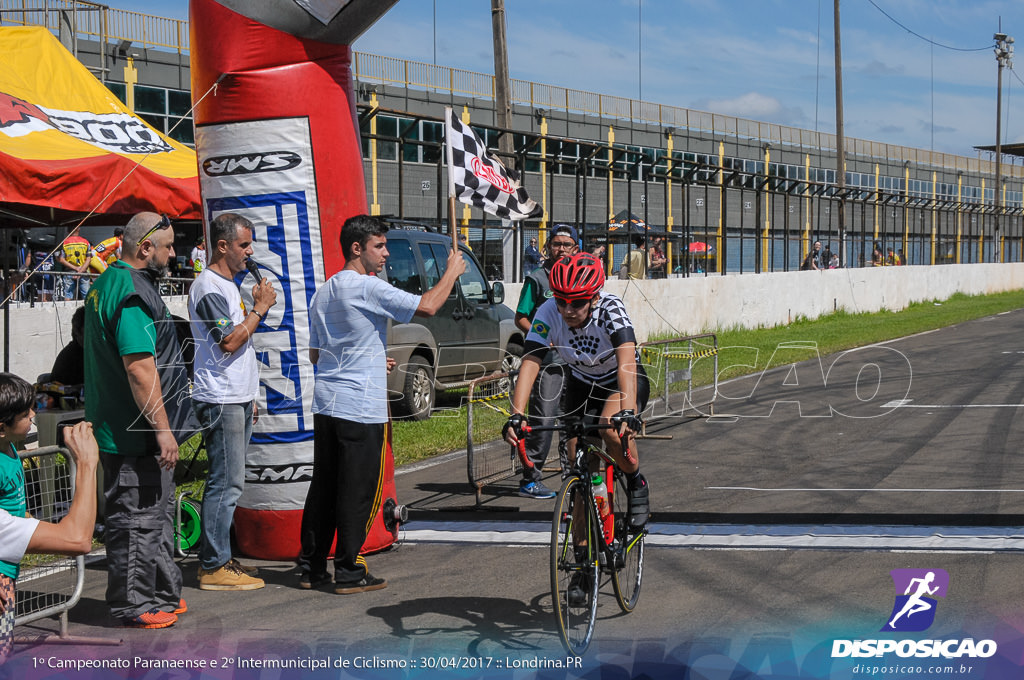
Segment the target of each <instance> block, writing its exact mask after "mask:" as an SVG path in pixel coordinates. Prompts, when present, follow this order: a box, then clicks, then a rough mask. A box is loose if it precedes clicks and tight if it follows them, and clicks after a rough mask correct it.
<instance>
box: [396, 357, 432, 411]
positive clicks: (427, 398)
mask: <svg viewBox="0 0 1024 680" xmlns="http://www.w3.org/2000/svg"><path fill="white" fill-rule="evenodd" d="M404 370H405V385H404V386H403V390H402V398H401V400H400V401H399V403H398V409H397V410H398V411H399V413H400V414H401V415H402V416H405V417H407V418H409V419H411V420H426V419H427V418H429V417H430V410H431V409H432V408H433V407H434V371H433V370H432V369H431V368H430V365H429V364H427V360H426V359H424V358H423V357H421V356H419V355H413V356H411V357H409V363H408V364H406V366H405V368H404Z"/></svg>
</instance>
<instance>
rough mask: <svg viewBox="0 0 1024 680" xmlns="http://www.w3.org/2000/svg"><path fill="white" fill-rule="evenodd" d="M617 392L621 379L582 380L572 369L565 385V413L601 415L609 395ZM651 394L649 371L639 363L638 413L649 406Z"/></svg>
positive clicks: (637, 379) (637, 381)
mask: <svg viewBox="0 0 1024 680" xmlns="http://www.w3.org/2000/svg"><path fill="white" fill-rule="evenodd" d="M617 392H619V381H618V379H616V378H612V380H611V381H609V382H604V383H592V382H588V381H586V380H580V378H579V377H578V376H577V375H575V374H574V373H572V372H571V371H570V372H569V375H568V377H567V378H566V385H565V413H566V415H573V416H578V415H581V414H586V415H590V416H599V415H601V411H602V409H604V404H605V402H606V401H608V397H610V396H612V395H613V394H615V393H617ZM650 396H651V383H650V381H649V380H648V379H647V372H646V371H644V367H643V366H641V365H639V364H637V367H636V405H637V409H636V412H637V413H638V414H639V413H642V412H643V410H644V409H645V408H647V400H648V399H649V398H650Z"/></svg>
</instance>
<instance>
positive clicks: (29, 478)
mask: <svg viewBox="0 0 1024 680" xmlns="http://www.w3.org/2000/svg"><path fill="white" fill-rule="evenodd" d="M19 455H20V457H21V459H22V462H23V465H25V485H26V492H27V493H26V496H27V498H28V511H29V513H30V514H31V515H32V516H33V517H36V518H37V519H40V520H43V521H51V522H56V521H58V520H60V518H61V517H63V516H64V515H65V514H67V512H68V510H69V509H70V507H71V497H72V496H73V495H74V493H75V488H74V486H75V484H74V480H75V461H74V459H73V458H72V457H71V456H70V455H68V452H67V450H66V449H64V448H62V447H59V446H47V447H44V448H39V449H36V450H34V451H22V452H21V453H20V454H19ZM84 582H85V560H84V558H83V557H81V556H79V557H63V556H60V555H27V556H26V557H25V559H24V560H22V563H21V574H20V575H19V576H18V583H17V594H18V608H17V610H16V614H15V620H14V623H15V625H16V626H23V625H25V624H28V623H32V622H33V621H38V620H40V619H45V618H57V619H58V620H59V622H60V637H62V638H64V637H67V634H68V612H69V611H70V610H71V608H72V607H74V606H75V605H76V604H77V603H78V600H79V598H80V597H81V596H82V586H83V585H84Z"/></svg>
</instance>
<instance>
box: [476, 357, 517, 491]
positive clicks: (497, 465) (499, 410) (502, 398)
mask: <svg viewBox="0 0 1024 680" xmlns="http://www.w3.org/2000/svg"><path fill="white" fill-rule="evenodd" d="M513 389H514V376H513V375H511V374H509V373H499V374H496V375H489V376H485V377H483V378H477V379H476V380H474V381H472V382H471V383H470V384H469V390H468V393H467V397H466V474H467V475H468V477H469V483H470V484H471V485H472V486H473V489H474V492H475V498H476V506H477V507H481V501H482V492H483V488H484V487H485V486H486V485H488V484H494V483H496V482H500V481H503V480H506V479H511V478H512V477H515V476H517V475H519V474H521V473H522V463H521V462H520V461H519V456H517V455H516V454H515V452H514V451H513V450H512V447H510V446H508V445H506V444H504V443H503V442H498V443H497V445H494V446H486V447H481V446H478V442H479V441H480V440H481V439H483V441H489V440H491V439H492V438H493V436H494V433H495V432H497V431H498V428H499V427H500V424H499V425H497V426H495V425H494V423H496V422H498V421H497V420H496V419H495V416H497V417H498V418H499V419H500V422H501V423H503V422H504V420H505V418H507V417H508V416H509V412H510V409H511V395H512V390H513ZM492 414H494V415H492ZM488 416H490V418H488ZM489 421H490V422H491V423H492V427H491V428H488V426H487V425H488V422H489Z"/></svg>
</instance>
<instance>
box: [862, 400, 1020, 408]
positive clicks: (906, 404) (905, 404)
mask: <svg viewBox="0 0 1024 680" xmlns="http://www.w3.org/2000/svg"><path fill="white" fill-rule="evenodd" d="M912 401H913V399H894V400H893V401H889V402H886V403H884V404H882V405H881V407H880V408H884V409H894V408H1024V404H911V403H910V402H912Z"/></svg>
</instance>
